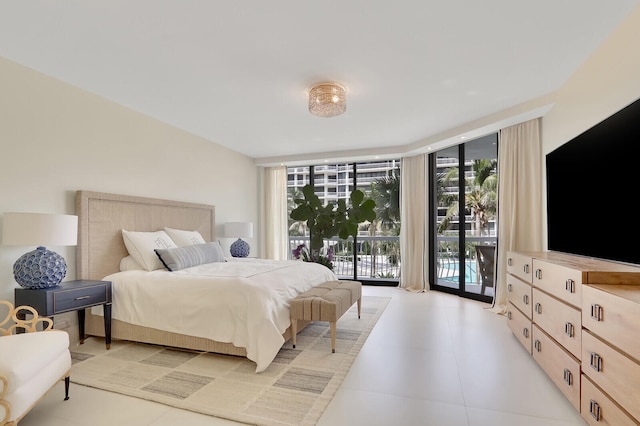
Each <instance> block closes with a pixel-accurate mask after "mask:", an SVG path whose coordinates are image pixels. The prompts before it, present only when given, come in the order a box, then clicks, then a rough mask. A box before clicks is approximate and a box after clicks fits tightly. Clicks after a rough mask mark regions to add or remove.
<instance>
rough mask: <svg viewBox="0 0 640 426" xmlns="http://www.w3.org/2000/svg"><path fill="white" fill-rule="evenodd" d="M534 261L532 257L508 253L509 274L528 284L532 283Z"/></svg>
mask: <svg viewBox="0 0 640 426" xmlns="http://www.w3.org/2000/svg"><path fill="white" fill-rule="evenodd" d="M532 261H533V259H532V258H531V257H530V256H526V255H523V254H520V253H515V252H512V251H510V252H507V272H508V273H510V274H511V275H514V276H516V277H518V278H520V279H521V280H522V281H524V282H526V283H531V277H532V271H533V269H532Z"/></svg>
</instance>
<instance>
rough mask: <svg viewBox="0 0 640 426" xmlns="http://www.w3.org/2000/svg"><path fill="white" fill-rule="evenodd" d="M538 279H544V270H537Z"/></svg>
mask: <svg viewBox="0 0 640 426" xmlns="http://www.w3.org/2000/svg"><path fill="white" fill-rule="evenodd" d="M535 275H536V278H537V279H539V280H541V279H542V269H536V273H535Z"/></svg>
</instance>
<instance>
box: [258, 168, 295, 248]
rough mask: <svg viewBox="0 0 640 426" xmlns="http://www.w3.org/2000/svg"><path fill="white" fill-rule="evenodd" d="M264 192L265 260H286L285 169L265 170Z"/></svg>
mask: <svg viewBox="0 0 640 426" xmlns="http://www.w3.org/2000/svg"><path fill="white" fill-rule="evenodd" d="M264 191H265V194H264V212H263V217H264V222H263V223H264V228H265V231H264V239H265V244H264V248H265V258H267V259H275V260H286V259H287V255H288V250H289V241H288V238H289V236H288V226H287V223H288V221H287V168H286V167H284V166H283V167H267V168H266V169H265V172H264Z"/></svg>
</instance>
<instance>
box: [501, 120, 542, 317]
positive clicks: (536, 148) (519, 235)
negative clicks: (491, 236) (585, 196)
mask: <svg viewBox="0 0 640 426" xmlns="http://www.w3.org/2000/svg"><path fill="white" fill-rule="evenodd" d="M498 149H499V155H498V179H499V181H498V257H497V259H498V260H497V262H498V265H497V270H496V275H497V278H496V297H495V298H494V301H493V311H494V312H497V313H504V312H505V311H506V307H507V306H506V305H507V291H506V288H507V283H506V276H507V262H506V259H507V252H508V251H510V250H527V251H529V250H530V251H538V250H542V249H543V235H542V233H543V226H542V217H543V212H542V205H543V204H542V201H543V199H542V184H543V182H542V164H543V162H542V160H543V157H542V142H541V139H540V119H535V120H530V121H527V122H524V123H520V124H517V125H515V126H511V127H507V128H505V129H502V130H501V131H500V141H499V144H498Z"/></svg>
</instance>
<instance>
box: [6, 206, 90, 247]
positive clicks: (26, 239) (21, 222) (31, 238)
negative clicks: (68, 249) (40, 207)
mask: <svg viewBox="0 0 640 426" xmlns="http://www.w3.org/2000/svg"><path fill="white" fill-rule="evenodd" d="M2 243H3V244H4V245H9V246H75V245H77V244H78V216H73V215H64V214H43V213H4V214H3V217H2Z"/></svg>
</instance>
